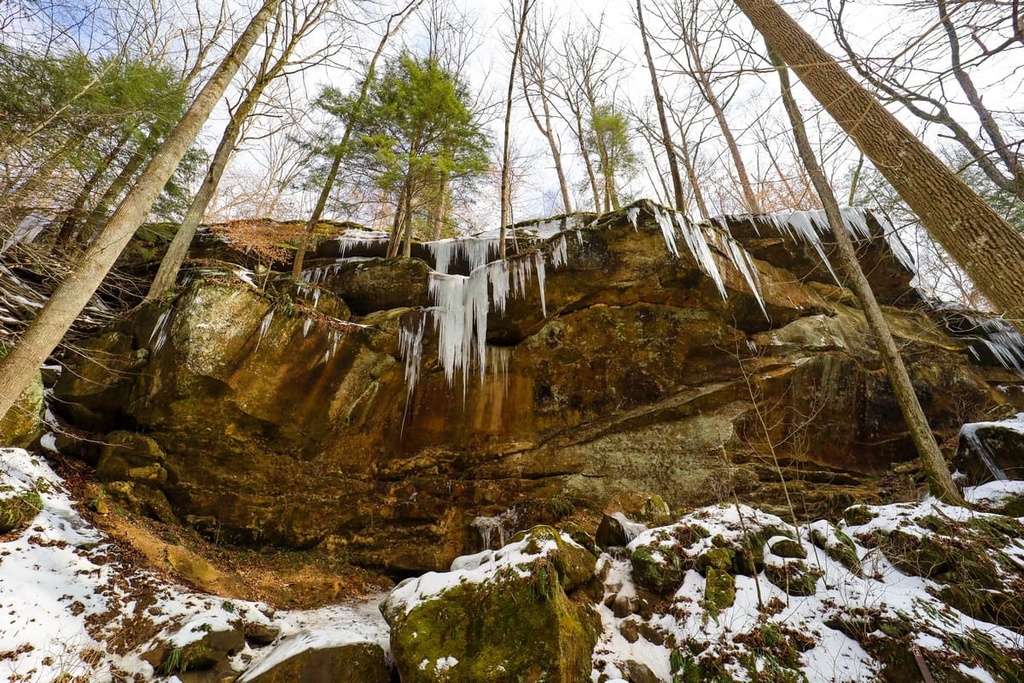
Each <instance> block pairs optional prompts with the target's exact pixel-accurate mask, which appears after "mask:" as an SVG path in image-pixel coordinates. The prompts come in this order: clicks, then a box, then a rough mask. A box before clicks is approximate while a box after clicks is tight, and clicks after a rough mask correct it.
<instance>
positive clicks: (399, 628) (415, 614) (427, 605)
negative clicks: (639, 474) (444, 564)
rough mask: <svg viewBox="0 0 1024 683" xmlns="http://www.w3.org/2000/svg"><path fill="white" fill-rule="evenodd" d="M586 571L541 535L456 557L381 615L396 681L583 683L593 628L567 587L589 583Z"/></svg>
mask: <svg viewBox="0 0 1024 683" xmlns="http://www.w3.org/2000/svg"><path fill="white" fill-rule="evenodd" d="M586 557H589V558H590V560H587V559H586ZM593 562H594V559H593V556H592V555H591V554H590V553H588V552H587V551H586V550H584V549H583V548H581V547H579V546H576V544H574V543H572V542H571V541H569V540H568V539H567V538H566V537H565V536H561V535H560V534H558V532H557V531H555V530H554V529H551V528H550V527H538V528H535V529H533V530H531V531H530V532H529V533H527V534H526V535H525V536H523V537H521V538H519V539H518V540H516V539H514V540H513V541H512V542H511V543H509V544H508V545H506V546H505V547H504V548H502V549H501V550H500V551H493V552H492V551H486V552H484V553H480V554H479V555H477V556H469V557H467V558H460V560H457V561H456V562H455V564H454V565H453V567H455V568H454V569H453V571H452V572H450V573H448V574H434V573H430V574H427V575H424V576H422V577H420V578H419V579H415V580H411V581H409V582H407V583H404V584H401V585H399V586H398V587H397V588H396V589H395V590H394V591H392V593H391V595H389V597H388V599H387V600H386V601H385V603H384V605H383V606H382V608H381V609H382V611H383V613H384V616H385V618H386V619H387V620H388V623H389V624H390V625H391V650H392V654H393V656H394V661H395V667H396V669H397V670H398V673H399V675H400V677H401V680H402V681H403V683H435V682H437V681H446V682H448V683H463V682H464V683H486V682H499V681H501V682H504V681H520V680H522V681H550V682H551V683H576V682H577V681H582V680H584V679H586V678H588V677H589V673H590V670H591V653H592V651H593V649H594V645H595V644H596V643H597V638H598V630H599V619H598V618H597V616H596V613H595V612H594V611H593V609H592V608H591V607H590V606H589V604H585V603H583V604H581V603H580V602H577V601H576V600H574V599H572V598H570V597H569V594H568V593H567V588H566V587H567V586H578V585H580V584H581V583H583V582H584V581H589V578H590V577H588V576H587V575H586V574H587V571H586V568H587V567H589V568H590V569H589V571H590V576H592V575H593V566H594V565H593ZM569 590H571V588H570V589H569ZM434 591H436V592H434ZM428 593H429V594H428Z"/></svg>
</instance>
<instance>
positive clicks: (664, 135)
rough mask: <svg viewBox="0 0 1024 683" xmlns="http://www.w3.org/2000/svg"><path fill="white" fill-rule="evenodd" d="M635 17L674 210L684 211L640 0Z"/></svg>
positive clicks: (639, 0) (673, 151)
mask: <svg viewBox="0 0 1024 683" xmlns="http://www.w3.org/2000/svg"><path fill="white" fill-rule="evenodd" d="M636 18H637V21H639V23H640V37H641V38H643V41H644V55H645V56H646V57H647V69H648V70H649V71H650V72H651V89H652V90H653V91H654V104H655V106H656V107H657V109H658V122H659V123H660V124H661V142H662V145H663V146H664V147H665V156H666V157H668V171H669V174H670V175H671V176H672V191H673V192H674V193H675V206H676V210H677V211H685V209H686V198H685V197H684V196H683V178H682V176H681V175H680V174H679V162H678V161H676V152H675V147H674V146H673V145H672V133H671V131H669V128H668V117H667V116H666V115H665V100H664V98H662V96H661V88H659V87H658V72H657V70H655V68H654V56H653V55H652V54H651V44H650V42H649V41H648V40H647V29H646V28H645V27H644V11H643V8H642V6H641V0H636Z"/></svg>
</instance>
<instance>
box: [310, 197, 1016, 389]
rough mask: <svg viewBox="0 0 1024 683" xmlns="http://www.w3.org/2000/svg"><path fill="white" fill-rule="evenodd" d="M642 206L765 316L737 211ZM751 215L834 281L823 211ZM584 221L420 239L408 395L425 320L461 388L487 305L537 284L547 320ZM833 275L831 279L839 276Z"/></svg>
mask: <svg viewBox="0 0 1024 683" xmlns="http://www.w3.org/2000/svg"><path fill="white" fill-rule="evenodd" d="M648 206H650V207H653V211H654V217H655V220H656V222H657V224H658V226H659V228H660V229H661V233H662V236H663V237H664V240H665V246H666V248H667V249H668V251H669V253H671V254H672V255H673V256H677V257H678V256H679V255H680V248H681V247H680V241H681V242H682V244H683V245H685V247H686V249H687V251H689V253H690V254H691V255H692V257H693V259H694V261H695V262H696V264H697V267H698V268H699V269H700V270H701V272H703V273H704V274H705V275H706V276H707V277H709V278H710V279H711V280H712V282H714V284H715V287H716V288H717V290H718V292H719V294H720V295H721V296H722V298H723V299H725V298H727V289H726V285H725V277H724V276H723V273H722V271H721V268H720V263H722V262H723V261H726V262H728V263H729V264H730V265H731V266H732V267H733V268H735V270H736V272H738V273H739V274H740V275H741V276H742V278H743V280H744V281H745V282H746V285H747V287H748V288H749V290H750V293H751V294H752V295H753V296H754V297H755V298H756V300H757V302H758V304H759V305H760V307H761V310H762V311H763V312H764V313H765V315H766V316H767V311H766V309H765V305H764V300H763V296H762V292H761V281H760V276H759V273H758V270H757V267H756V265H755V263H754V260H753V258H752V257H751V256H750V254H748V253H747V251H746V250H745V249H744V248H743V247H742V246H740V244H739V243H738V242H737V241H736V240H735V239H733V237H732V236H731V235H730V234H729V231H728V222H729V221H730V220H731V221H737V220H743V219H744V218H743V217H731V218H729V217H722V218H716V219H713V221H711V222H702V223H698V222H694V221H692V220H691V219H689V218H688V217H687V216H685V215H684V214H682V213H679V212H675V211H672V210H670V209H665V208H661V207H657V206H655V205H653V204H648ZM640 212H641V208H640V205H634V206H632V207H630V208H629V209H627V211H626V216H627V219H628V220H629V222H630V223H631V224H632V226H633V228H634V229H638V225H637V221H638V219H639V217H640ZM842 213H843V220H844V227H845V228H846V230H847V231H848V232H849V233H850V235H851V236H852V237H854V238H868V237H870V236H871V231H870V228H869V226H868V223H867V214H866V213H865V212H864V211H863V210H861V209H857V208H849V207H848V208H844V209H842ZM876 219H877V220H879V222H880V225H881V226H882V228H883V232H884V234H885V236H886V239H887V241H888V243H889V246H890V248H891V249H892V251H893V253H894V254H895V256H896V258H897V259H899V261H900V262H901V263H903V265H905V266H906V267H907V268H908V269H910V270H911V271H913V270H914V263H913V258H912V257H911V255H910V252H909V251H908V250H907V248H906V246H905V245H904V244H903V243H902V242H901V241H900V240H899V238H898V236H897V235H896V233H895V231H894V230H892V229H891V226H889V227H888V228H887V227H886V225H885V223H884V219H881V218H880V217H876ZM750 220H751V222H752V223H753V225H754V227H755V230H757V229H758V227H759V221H760V222H761V225H763V224H764V222H767V223H768V224H769V225H770V226H772V227H773V228H774V229H775V230H776V231H777V232H778V233H779V234H781V235H783V236H785V237H788V238H789V239H792V240H796V241H803V242H805V243H807V244H809V245H810V246H811V247H812V248H813V249H814V250H815V252H816V253H817V255H818V256H819V257H820V258H821V260H822V262H823V263H824V264H825V266H826V268H828V270H829V271H830V272H831V273H832V275H833V277H836V273H835V270H834V269H833V267H832V264H831V263H830V261H829V258H828V254H827V253H826V251H825V248H824V246H823V244H822V236H823V235H827V234H829V233H830V228H829V224H828V220H827V218H826V217H825V214H824V212H823V211H793V212H780V213H777V214H772V215H766V216H758V217H750ZM583 227H588V226H584V225H583V224H582V223H581V221H580V219H579V218H577V217H575V216H567V217H565V218H561V219H552V220H548V221H542V222H536V223H532V224H529V225H528V226H526V227H525V228H524V227H522V226H520V227H517V229H516V231H515V234H514V235H512V234H511V233H510V236H509V240H510V241H512V240H513V239H515V238H518V239H519V240H520V242H521V243H520V245H519V246H520V252H521V253H519V254H517V255H514V256H511V257H509V258H507V259H498V258H497V256H498V248H499V247H498V245H499V235H500V234H499V232H498V231H497V230H492V231H489V232H485V233H481V234H479V235H476V236H473V237H465V238H456V239H445V240H438V241H434V242H427V243H424V244H423V247H424V248H425V249H426V250H427V251H428V252H429V254H430V256H431V257H432V258H433V262H434V267H433V272H432V273H431V274H430V281H429V292H430V296H431V298H432V302H433V305H432V306H431V307H430V308H429V309H427V310H425V311H423V312H422V313H421V315H420V316H418V317H416V316H410V318H411V319H412V322H408V319H407V322H406V323H405V324H404V325H403V326H402V329H401V331H400V338H399V347H400V351H401V355H402V358H403V360H404V361H405V376H406V382H407V386H408V389H409V392H410V395H411V394H412V392H413V391H414V390H415V387H416V385H417V383H418V381H419V371H420V366H421V364H422V359H423V349H422V345H423V335H424V334H425V332H426V329H427V326H428V325H430V324H432V325H433V328H434V330H435V331H436V333H437V336H438V362H439V363H440V365H441V367H442V368H443V370H444V373H445V379H446V380H447V382H448V385H449V386H453V385H454V384H455V381H456V377H458V376H461V380H462V386H463V393H464V394H465V391H466V389H467V388H468V381H469V376H470V375H471V374H472V373H473V371H474V370H475V372H476V374H477V375H478V376H479V378H480V379H481V381H482V380H483V378H484V377H486V375H487V371H488V367H489V365H490V364H491V363H492V362H493V357H495V356H496V355H497V354H495V353H492V351H493V349H489V348H488V346H487V343H486V337H487V319H488V316H489V315H490V314H491V312H492V311H493V312H494V313H497V314H498V315H504V312H505V307H506V304H507V302H508V299H509V297H510V296H512V297H518V298H522V297H523V296H525V295H526V294H527V292H528V290H530V288H531V287H533V286H536V287H537V289H538V293H539V296H540V305H541V312H542V314H543V315H544V316H545V317H546V316H547V301H546V298H545V277H546V273H547V271H548V269H549V268H552V269H553V268H558V267H560V266H562V265H564V264H565V263H566V262H567V260H568V257H569V250H568V243H567V235H568V234H569V233H571V232H574V233H575V236H576V240H577V242H578V243H579V244H581V245H582V243H583V234H582V232H581V228H583ZM387 240H388V235H387V234H386V233H382V232H374V231H358V230H357V231H352V230H350V231H348V232H346V234H345V235H343V236H341V237H340V238H339V242H340V248H339V252H340V254H341V255H342V258H341V259H340V260H339V261H338V262H337V263H335V264H331V265H328V266H325V267H318V268H315V269H312V270H307V271H306V272H305V273H304V274H303V279H304V280H305V282H306V285H305V286H304V291H305V290H306V288H308V289H309V290H311V291H316V290H317V289H318V286H319V285H320V283H321V281H322V280H323V279H324V278H326V277H328V276H329V275H331V274H333V273H334V272H337V270H338V269H339V268H341V267H342V264H343V263H344V262H351V261H353V260H356V259H359V258H360V257H358V256H348V254H351V253H354V254H358V253H363V252H366V251H367V250H371V251H373V250H379V249H380V248H381V247H382V246H383V245H384V244H386V242H387ZM522 242H525V244H522ZM455 263H461V264H464V265H465V267H466V269H467V270H468V274H467V275H461V274H457V273H452V272H450V271H451V270H452V266H453V264H455ZM836 280H837V282H838V277H836ZM428 318H429V319H430V321H428V320H427V319H428ZM1022 354H1024V351H1022ZM997 356H998V353H997ZM1022 357H1024V355H1022ZM498 360H499V367H498V368H496V369H497V370H498V371H501V370H502V369H503V368H507V364H508V354H507V353H503V354H501V355H500V358H498Z"/></svg>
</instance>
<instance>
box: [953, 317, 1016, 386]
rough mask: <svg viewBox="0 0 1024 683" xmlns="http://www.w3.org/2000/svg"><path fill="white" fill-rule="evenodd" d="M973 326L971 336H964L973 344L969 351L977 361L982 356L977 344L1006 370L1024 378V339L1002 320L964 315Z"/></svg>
mask: <svg viewBox="0 0 1024 683" xmlns="http://www.w3.org/2000/svg"><path fill="white" fill-rule="evenodd" d="M963 317H964V319H965V321H967V322H969V323H970V324H971V326H972V330H971V332H972V333H971V334H968V335H966V336H964V338H965V339H967V340H969V341H970V342H971V346H968V347H967V350H968V351H969V352H970V354H971V355H972V356H974V357H975V358H976V359H977V360H981V354H980V353H979V352H978V350H977V349H976V348H975V345H976V344H980V345H981V346H984V347H985V348H986V349H988V351H989V352H990V353H991V354H992V356H993V357H994V358H995V359H996V360H997V361H998V362H999V364H1000V365H1002V366H1003V367H1004V368H1006V369H1007V370H1009V371H1011V372H1015V373H1017V374H1018V375H1020V376H1021V377H1024V337H1021V335H1020V333H1019V332H1017V330H1016V329H1014V328H1013V326H1012V325H1010V323H1008V322H1006V321H1005V320H1003V319H1002V318H977V317H973V316H969V315H966V314H963Z"/></svg>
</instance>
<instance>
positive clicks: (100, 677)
mask: <svg viewBox="0 0 1024 683" xmlns="http://www.w3.org/2000/svg"><path fill="white" fill-rule="evenodd" d="M33 491H34V492H35V493H37V494H38V496H39V499H40V500H41V502H42V510H41V511H40V512H39V514H38V515H36V517H35V518H34V519H32V520H31V521H30V522H29V523H28V526H27V527H25V528H24V529H21V530H20V531H19V530H15V531H12V532H11V533H9V534H7V535H6V536H0V615H2V616H0V680H4V681H30V682H34V681H55V680H67V681H71V680H79V679H78V678H76V677H78V676H82V677H83V678H82V679H81V680H88V681H91V682H97V683H101V682H104V681H111V680H114V679H115V676H117V677H124V676H125V674H128V676H127V677H128V678H131V676H132V675H135V674H141V675H142V677H143V678H144V679H147V680H148V679H151V678H156V677H158V676H157V675H156V672H155V671H154V667H153V665H152V664H150V663H148V662H146V661H145V660H143V659H142V655H143V654H145V653H147V652H149V651H151V650H153V649H154V648H155V647H156V645H157V644H158V643H165V644H167V645H168V646H170V647H172V648H174V647H179V648H180V647H183V646H186V645H187V644H188V643H190V642H192V641H195V640H197V639H199V638H201V637H202V636H203V635H205V634H206V633H209V632H213V631H218V630H223V629H228V628H231V627H232V626H237V625H238V624H239V622H245V623H248V624H257V625H260V626H263V627H266V628H267V629H271V630H272V631H278V632H279V635H278V637H277V639H276V640H275V642H274V643H273V644H272V645H270V646H266V647H260V648H255V647H252V646H250V645H246V646H245V647H244V648H243V649H241V650H240V651H239V652H238V653H236V655H235V657H234V659H233V661H232V663H233V664H234V665H235V666H236V668H238V669H240V670H241V669H246V670H248V671H249V672H251V673H252V674H253V675H254V674H255V673H258V672H259V671H260V670H265V669H267V668H270V666H271V665H273V664H275V663H277V662H280V661H283V660H284V659H286V658H287V657H289V656H291V655H293V654H296V653H298V652H301V651H303V650H305V649H308V648H310V647H313V648H323V647H329V646H335V645H340V644H347V643H361V642H371V643H377V644H380V645H381V646H382V647H384V648H387V640H388V639H387V625H386V624H385V622H384V620H383V618H382V617H381V615H380V613H379V611H378V609H377V602H378V601H379V599H380V596H373V597H371V598H369V599H367V600H365V601H363V602H360V603H352V604H347V605H335V606H330V607H325V608H322V609H319V610H312V611H292V612H287V611H278V612H274V611H273V610H271V609H270V608H269V607H268V606H267V605H265V604H261V603H254V602H245V601H236V600H227V599H224V598H222V597H217V596H213V595H208V594H204V593H198V592H196V591H193V590H189V589H187V588H183V587H182V586H179V585H176V584H175V583H174V582H172V581H170V580H169V579H167V578H166V577H164V576H161V575H159V574H157V573H155V572H151V571H147V570H144V569H140V568H138V567H137V566H135V564H134V563H133V561H132V558H130V557H125V556H122V554H121V551H120V549H119V547H118V546H117V545H116V544H114V543H112V542H111V541H110V539H109V538H107V537H106V536H105V535H104V534H103V533H102V532H100V531H99V530H97V529H96V528H95V527H93V526H92V525H90V524H89V523H88V522H87V521H86V520H85V519H84V518H83V517H82V516H81V515H79V514H78V512H77V511H76V510H75V508H74V506H73V504H72V500H71V498H70V496H69V494H68V492H67V490H66V489H65V487H64V486H63V483H62V481H61V479H60V478H59V477H58V476H57V475H56V474H55V473H54V472H53V470H51V469H50V467H49V466H48V465H47V464H46V463H45V462H44V461H43V460H42V459H40V458H37V457H34V456H33V455H31V454H29V453H28V452H26V451H24V450H20V449H9V448H8V449H0V499H3V498H9V497H12V496H15V495H19V494H25V493H29V492H33ZM172 679H173V677H172Z"/></svg>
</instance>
